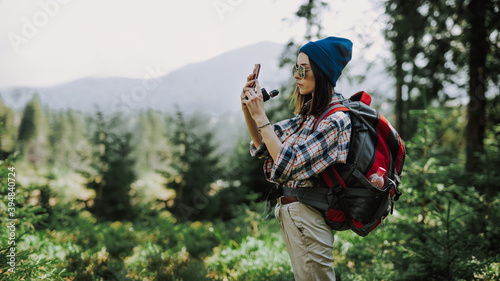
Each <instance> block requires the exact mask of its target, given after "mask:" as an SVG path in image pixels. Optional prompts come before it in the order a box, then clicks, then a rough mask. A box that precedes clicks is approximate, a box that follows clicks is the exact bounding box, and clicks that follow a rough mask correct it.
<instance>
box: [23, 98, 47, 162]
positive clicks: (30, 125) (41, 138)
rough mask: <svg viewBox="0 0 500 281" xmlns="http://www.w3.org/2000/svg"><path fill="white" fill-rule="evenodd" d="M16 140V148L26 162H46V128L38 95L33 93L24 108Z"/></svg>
mask: <svg viewBox="0 0 500 281" xmlns="http://www.w3.org/2000/svg"><path fill="white" fill-rule="evenodd" d="M17 141H18V147H17V150H18V151H19V152H20V153H21V155H22V156H24V158H25V159H26V160H27V161H28V162H31V163H33V164H35V165H42V164H44V163H46V161H47V157H48V151H47V145H48V128H47V120H46V117H45V113H44V112H43V110H42V106H41V104H40V98H39V97H38V95H35V96H34V97H33V99H32V100H31V101H30V102H29V103H28V104H27V105H26V107H25V108H24V111H23V116H22V119H21V124H20V125H19V130H18V135H17Z"/></svg>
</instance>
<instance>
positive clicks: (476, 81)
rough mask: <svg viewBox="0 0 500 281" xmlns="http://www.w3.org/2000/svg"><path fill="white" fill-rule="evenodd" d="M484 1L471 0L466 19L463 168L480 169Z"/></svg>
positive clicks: (485, 49) (485, 44)
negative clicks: (465, 117) (466, 68)
mask: <svg viewBox="0 0 500 281" xmlns="http://www.w3.org/2000/svg"><path fill="white" fill-rule="evenodd" d="M487 2H488V1H486V0H472V1H471V2H470V4H469V9H468V18H469V20H468V21H469V24H470V30H469V34H468V39H469V40H468V41H469V44H470V55H469V79H470V80H469V97H470V101H469V105H468V107H467V114H468V123H467V130H466V134H467V135H466V140H467V160H466V164H465V169H466V170H467V171H469V172H479V170H480V166H479V165H478V164H479V157H480V153H483V152H484V134H485V125H486V97H485V92H486V73H485V70H486V68H485V66H486V54H487V52H488V41H487V30H486V23H485V18H486V7H487Z"/></svg>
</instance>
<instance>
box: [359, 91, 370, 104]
mask: <svg viewBox="0 0 500 281" xmlns="http://www.w3.org/2000/svg"><path fill="white" fill-rule="evenodd" d="M360 101H361V102H362V103H364V104H366V105H370V103H372V97H371V96H370V95H369V94H367V93H365V92H361V99H360Z"/></svg>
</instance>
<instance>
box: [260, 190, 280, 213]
mask: <svg viewBox="0 0 500 281" xmlns="http://www.w3.org/2000/svg"><path fill="white" fill-rule="evenodd" d="M282 195H283V188H282V187H281V186H280V185H279V184H277V185H275V186H274V187H273V188H272V189H271V190H270V191H269V193H268V194H267V197H266V201H265V208H264V213H263V214H262V215H263V216H264V221H267V220H269V219H270V218H271V212H272V210H273V205H271V201H274V200H276V199H278V198H280V197H281V196H282Z"/></svg>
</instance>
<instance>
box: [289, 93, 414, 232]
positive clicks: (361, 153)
mask: <svg viewBox="0 0 500 281" xmlns="http://www.w3.org/2000/svg"><path fill="white" fill-rule="evenodd" d="M370 103H371V96H370V95H368V94H367V93H365V92H358V93H356V94H355V95H353V96H352V97H351V98H350V99H345V100H343V101H342V102H341V103H338V104H333V105H331V106H330V107H329V108H328V109H327V110H325V112H324V113H323V114H322V115H320V116H319V117H318V118H317V119H316V123H315V125H314V129H316V125H317V124H318V123H319V122H321V121H322V120H323V119H325V118H326V117H327V116H329V115H331V114H333V113H335V112H337V111H344V112H346V113H349V116H350V118H351V126H352V127H351V128H352V129H351V140H350V144H349V153H348V156H347V161H346V163H337V164H333V165H331V166H329V167H328V168H327V169H326V170H325V171H323V172H322V173H321V174H320V175H319V176H320V178H321V179H322V182H323V183H322V185H323V186H322V187H317V188H287V187H283V194H284V195H287V196H295V197H297V198H298V199H299V201H300V202H302V203H304V204H308V205H311V206H313V207H316V208H318V209H319V210H321V211H323V212H324V215H325V219H326V222H327V224H328V225H330V227H332V229H334V230H340V231H342V230H349V229H351V230H352V231H354V232H356V233H357V234H358V235H360V236H366V235H368V234H369V233H370V232H371V231H372V230H374V229H375V228H376V227H377V226H378V225H379V224H380V223H381V222H382V221H383V220H384V219H385V218H386V217H387V215H388V214H389V213H391V214H392V210H393V208H394V201H397V200H398V199H399V197H400V196H401V192H400V191H399V188H398V187H399V184H400V182H401V180H400V177H401V172H402V170H403V165H404V160H405V156H406V150H405V147H404V145H403V142H402V140H401V138H400V137H399V135H398V133H397V132H396V130H395V129H394V128H393V127H392V126H391V124H390V123H389V122H388V121H387V119H386V118H385V117H384V116H382V115H381V114H380V113H379V112H377V111H376V110H375V109H373V108H371V107H370V106H369V105H370ZM379 167H381V168H383V169H385V171H386V174H385V184H384V185H383V186H382V187H381V188H378V187H376V186H374V185H373V184H372V183H371V182H370V181H369V180H368V177H369V176H370V175H372V174H375V173H377V170H378V168H379ZM324 185H326V186H327V187H328V188H325V187H324Z"/></svg>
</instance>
